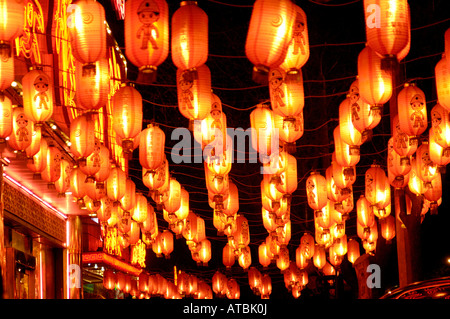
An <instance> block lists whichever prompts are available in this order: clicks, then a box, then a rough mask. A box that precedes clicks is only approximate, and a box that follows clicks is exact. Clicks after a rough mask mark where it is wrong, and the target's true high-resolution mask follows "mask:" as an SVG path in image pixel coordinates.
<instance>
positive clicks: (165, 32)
mask: <svg viewBox="0 0 450 319" xmlns="http://www.w3.org/2000/svg"><path fill="white" fill-rule="evenodd" d="M125 12H126V13H125V21H124V25H125V54H126V56H127V58H128V60H129V61H130V62H131V63H133V64H134V65H135V66H136V67H138V69H139V72H142V73H144V74H146V73H152V72H154V71H156V69H157V67H158V66H159V65H160V64H161V63H163V62H164V60H166V58H167V56H168V54H169V7H168V5H167V2H166V1H165V0H146V1H142V0H132V1H127V2H126V3H125Z"/></svg>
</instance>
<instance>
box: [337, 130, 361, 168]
mask: <svg viewBox="0 0 450 319" xmlns="http://www.w3.org/2000/svg"><path fill="white" fill-rule="evenodd" d="M333 138H334V151H335V153H336V162H337V163H338V164H339V165H341V166H343V167H352V166H355V165H356V164H358V163H359V160H360V149H359V146H358V145H356V146H355V145H350V144H347V143H345V142H344V141H343V140H342V137H341V129H340V125H338V126H336V128H335V129H334V131H333Z"/></svg>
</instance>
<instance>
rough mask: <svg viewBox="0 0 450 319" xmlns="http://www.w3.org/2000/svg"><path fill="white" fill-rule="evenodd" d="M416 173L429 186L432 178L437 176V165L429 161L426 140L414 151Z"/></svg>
mask: <svg viewBox="0 0 450 319" xmlns="http://www.w3.org/2000/svg"><path fill="white" fill-rule="evenodd" d="M415 163H416V174H417V176H418V177H419V178H420V179H421V180H422V181H424V183H425V186H426V187H429V186H430V183H431V181H432V180H433V179H435V178H436V177H438V175H439V171H438V169H437V165H436V164H435V163H433V162H432V161H431V158H430V147H429V144H428V141H424V142H422V145H420V146H419V147H418V148H417V151H416V161H415Z"/></svg>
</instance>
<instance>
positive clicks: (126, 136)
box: [111, 85, 143, 153]
mask: <svg viewBox="0 0 450 319" xmlns="http://www.w3.org/2000/svg"><path fill="white" fill-rule="evenodd" d="M111 102H112V105H113V109H112V115H113V129H114V131H115V132H116V134H117V135H118V136H119V137H120V138H122V147H123V149H124V152H125V153H129V152H131V150H132V149H133V139H134V138H136V137H137V136H138V134H139V133H140V132H141V130H142V117H143V114H142V96H141V94H140V93H139V91H138V90H136V89H135V88H134V87H133V86H131V85H125V86H122V87H121V88H120V89H119V90H117V91H116V93H115V94H114V96H113V97H112V101H111Z"/></svg>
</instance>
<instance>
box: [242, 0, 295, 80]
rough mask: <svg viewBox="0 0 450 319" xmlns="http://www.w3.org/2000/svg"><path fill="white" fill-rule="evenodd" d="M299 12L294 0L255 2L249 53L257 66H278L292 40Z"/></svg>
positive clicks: (248, 41)
mask: <svg viewBox="0 0 450 319" xmlns="http://www.w3.org/2000/svg"><path fill="white" fill-rule="evenodd" d="M295 17H296V11H295V7H294V4H293V3H292V2H291V1H287V0H282V1H275V0H257V1H256V2H255V3H254V5H253V10H252V15H251V18H250V25H249V29H248V33H247V39H246V42H245V53H246V55H247V58H248V59H249V60H250V62H251V63H252V64H253V65H254V66H255V68H256V69H259V70H261V69H263V70H264V69H266V71H265V72H268V69H270V68H275V67H278V66H279V65H280V64H281V63H283V61H284V59H285V58H286V53H287V50H288V47H289V43H290V42H291V40H292V34H293V30H294V28H293V26H294V23H295Z"/></svg>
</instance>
